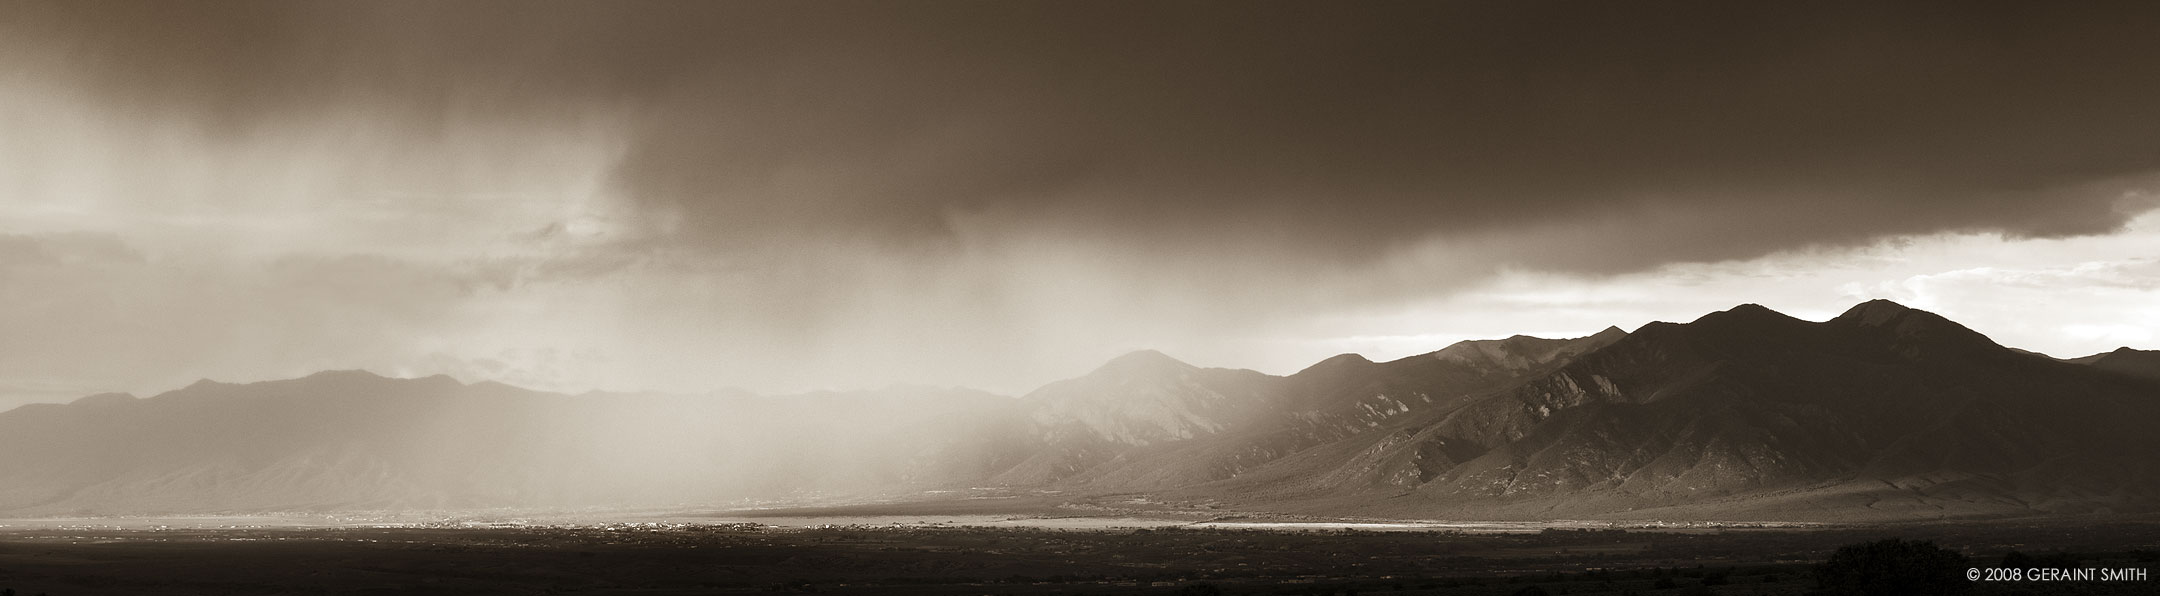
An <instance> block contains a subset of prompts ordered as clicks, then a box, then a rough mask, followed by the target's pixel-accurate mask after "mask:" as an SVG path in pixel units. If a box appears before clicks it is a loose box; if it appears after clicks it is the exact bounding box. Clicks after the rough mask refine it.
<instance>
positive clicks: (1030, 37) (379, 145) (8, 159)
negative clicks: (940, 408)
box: [0, 1, 2160, 407]
mask: <svg viewBox="0 0 2160 596" xmlns="http://www.w3.org/2000/svg"><path fill="white" fill-rule="evenodd" d="M2156 24H2160V5H2155V4H2150V3H2120V4H2116V3H2076V4H2075V5H2067V6H2059V5H2055V3H2047V4H2043V3H1991V2H1943V3H1931V2H1915V3H1898V4H1896V5H1890V3H1880V2H1857V3H1840V2H1810V3H1733V2H1703V3H1661V2H1652V3H1545V2H1506V3H1449V2H1413V3H1395V2H1361V3H1337V2H1316V3H1286V2H1236V3H1201V2H1117V1H1108V2H916V3H894V2H828V1H810V2H749V1H746V2H726V3H706V2H582V3H569V2H398V1H387V2H366V3H354V2H304V1H300V2H245V1H233V2H215V3H210V2H203V3H195V2H140V3H135V2H100V1H93V2H15V1H7V2H0V407H5V406H8V405H12V404H15V403H25V402H31V401H65V400H68V399H72V398H73V397H77V396H81V395H86V394H90V393H97V392H104V391H128V392H135V393H137V394H141V395H148V394H154V393H156V392H159V391H163V390H168V389H173V388H177V387H180V386H183V385H186V384H187V383H189V382H191V381H193V380H195V379H198V378H211V379H217V380H224V381H253V380H263V379H275V378H287V377H295V376H302V375H305V374H308V373H310V372H314V371H318V370H325V369H350V368H365V369H368V370H373V371H376V372H380V373H384V374H392V375H404V376H423V375H432V374H448V375H451V376H454V377H457V378H459V379H462V380H466V381H478V380H500V381H504V382H509V383H512V384H517V385H523V386H529V387H534V388H539V389H548V390H560V391H584V390H588V389H595V388H598V389H610V390H635V389H650V390H662V391H681V392H697V391H709V390H716V389H720V388H726V387H740V388H748V389H751V390H756V391H762V392H794V391H804V390H812V389H849V388H870V387H883V386H888V385H893V384H927V385H938V386H951V385H958V386H969V387H977V388H983V389H987V390H992V391H998V392H1004V393H1008V394H1017V393H1022V392H1025V391H1028V390H1030V389H1032V388H1034V387H1035V386H1038V385H1040V384H1042V383H1045V382H1048V381H1051V380H1055V379H1059V378H1064V377H1070V376H1076V375H1079V374H1082V373H1085V372H1086V371H1088V370H1089V369H1092V368H1093V367H1094V366H1096V365H1098V364H1099V363H1101V362H1102V361H1104V360H1107V359H1109V358H1111V357H1114V356H1116V355H1118V354H1120V353H1124V352H1126V351H1131V350H1136V349H1158V350H1162V351H1164V352H1166V353H1169V354H1171V355H1173V356H1176V357H1179V358H1181V359H1184V360H1187V361H1189V362H1193V363H1195V364H1201V365H1207V366H1226V367H1241V368H1253V369H1257V370H1261V371H1264V372H1270V373H1277V374H1283V373H1289V372H1294V371H1296V370H1298V369H1299V368H1302V367H1303V366H1305V365H1307V364H1310V363H1312V362H1315V361H1318V360H1320V359H1322V358H1325V357H1327V356H1330V355H1333V354H1337V353H1342V352H1359V353H1363V354H1365V355H1367V356H1368V357H1371V358H1374V359H1382V360H1384V359H1391V358H1399V357H1404V356H1409V355H1414V354H1418V353H1423V352H1427V351H1431V350H1435V349H1438V348H1440V347H1442V346H1445V345H1447V344H1448V343H1451V342H1454V341H1459V340H1463V339H1477V338H1493V337H1505V336H1508V335H1513V334H1517V333H1523V334H1531V335H1543V336H1577V335H1586V334H1589V333H1593V332H1596V331H1598V330H1600V329H1603V328H1604V327H1606V326H1608V325H1618V326H1621V327H1622V328H1625V329H1633V328H1635V327H1636V326H1639V325H1641V324H1643V323H1645V322H1649V321H1653V320H1670V321H1686V320H1691V319H1693V318H1695V317H1697V316H1700V315H1701V314H1703V313H1706V312H1711V311H1715V310H1721V309H1724V308H1729V307H1731V306H1733V305H1737V304H1741V303H1750V302H1752V303H1760V304H1763V305H1766V306H1769V307H1771V308H1774V309H1778V310H1781V311H1783V312H1786V313H1788V314H1793V315H1795V316H1801V317H1803V318H1812V319H1822V318H1828V317H1830V316H1833V315H1835V314H1836V313H1838V312H1840V311H1842V310H1843V309H1844V308H1846V307H1849V306H1850V305H1852V304H1854V303H1857V302H1860V301H1863V300H1867V299H1871V298H1890V299H1893V300H1898V301H1900V302H1903V303H1905V304H1907V305H1910V306H1914V307H1919V308H1925V309H1929V310H1933V311H1936V312H1938V313H1941V314H1944V315H1945V316H1949V317H1951V318H1952V319H1955V320H1958V321H1960V322H1963V323H1965V324H1967V325H1968V326H1971V327H1973V328H1975V329H1977V330H1979V331H1981V332H1983V333H1986V334H1988V335H1990V336H1991V337H1993V338H1995V339H1996V340H1997V341H1999V342H2002V343H2004V344H2006V345H2012V346H2016V347H2020V348H2025V349H2032V350H2037V351H2041V352H2045V353H2048V354H2052V355H2056V356H2064V357H2069V356H2082V355H2086V354H2090V353H2095V352H2100V351H2106V350H2111V349H2114V348H2116V347H2119V346H2132V347H2141V348H2160V337H2156V335H2160V261H2156V260H2155V259H2156V258H2160V113H2156V112H2160V109H2156V108H2154V107H2153V106H2154V105H2155V104H2154V103H2153V101H2152V100H2151V98H2153V97H2160V76H2155V74H2156V72H2160V36H2154V35H2151V31H2152V30H2153V28H2154V25H2156Z"/></svg>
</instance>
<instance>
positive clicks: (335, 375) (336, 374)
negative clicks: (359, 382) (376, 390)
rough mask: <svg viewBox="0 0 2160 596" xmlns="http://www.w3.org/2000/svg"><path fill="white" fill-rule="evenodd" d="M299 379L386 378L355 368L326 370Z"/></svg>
mask: <svg viewBox="0 0 2160 596" xmlns="http://www.w3.org/2000/svg"><path fill="white" fill-rule="evenodd" d="M301 378H303V379H318V380H331V379H370V380H372V379H381V378H386V377H384V376H382V375H378V374H375V373H374V372H370V371H368V370H366V369H359V368H355V369H350V370H326V371H322V372H318V373H315V374H311V375H308V376H305V377H301Z"/></svg>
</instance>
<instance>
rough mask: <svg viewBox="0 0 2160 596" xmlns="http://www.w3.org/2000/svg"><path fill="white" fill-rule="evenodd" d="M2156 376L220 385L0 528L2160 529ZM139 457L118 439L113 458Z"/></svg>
mask: <svg viewBox="0 0 2160 596" xmlns="http://www.w3.org/2000/svg"><path fill="white" fill-rule="evenodd" d="M2148 355H2160V352H2143V351H2138V350H2130V349H2127V348H2125V349H2122V350H2116V351H2114V352H2108V353H2103V354H2098V355H2094V356H2092V357H2088V358H2085V359H2078V360H2083V361H2084V362H2078V361H2058V360H2054V359H2051V358H2046V357H2042V356H2037V355H2033V354H2031V353H2026V352H2021V351H2017V350H2014V349H2011V348H2006V347H2003V346H2001V345H1999V344H1997V343H1995V342H1994V341H1993V340H1991V339H1989V338H1987V337H1986V336H1985V335H1983V334H1980V333H1978V332H1976V331H1973V330H1971V329H1969V328H1966V327H1964V326H1963V325H1959V324H1957V323H1956V322H1954V321H1951V320H1949V319H1947V318H1944V317H1941V316H1939V315H1936V314H1934V313H1930V312H1927V311H1923V310H1918V309H1912V308H1909V307H1905V306H1903V305H1899V304H1896V303H1894V302H1889V301H1869V302H1864V303H1861V304H1858V305H1855V306H1854V307H1853V308H1851V309H1848V310H1847V311H1845V312H1844V313H1842V314H1840V315H1838V316H1836V317H1833V318H1831V319H1829V320H1825V321H1819V322H1818V321H1805V320H1801V319H1797V318H1793V317H1790V316H1787V315H1784V314H1782V313H1778V312H1777V311H1774V310H1771V309H1768V308H1766V307H1762V306H1760V305H1755V304H1743V305H1738V306H1735V307H1734V308H1731V309H1726V310H1722V311H1717V312H1712V313H1708V314H1705V315H1703V316H1701V317H1698V318H1696V319H1695V320H1693V321H1689V322H1686V323H1669V322H1655V323H1650V324H1647V325H1644V326H1642V327H1641V328H1639V329H1637V330H1636V331H1635V332H1633V333H1628V332H1625V331H1622V330H1620V329H1618V328H1617V327H1611V328H1607V329H1605V330H1603V331H1601V332H1599V333H1597V334H1593V335H1590V336H1585V337H1580V338H1571V339H1544V338H1535V337H1529V336H1512V337H1508V338H1504V339H1497V340H1471V341H1465V342H1458V343H1456V344H1451V345H1449V346H1446V347H1443V348H1441V349H1439V350H1435V351H1433V352H1428V353H1426V354H1421V355H1416V356H1410V357H1406V358H1400V359H1396V360H1392V361H1388V362H1374V361H1372V360H1370V359H1367V358H1365V357H1364V356H1362V355H1357V354H1343V355H1337V356H1334V357H1330V358H1327V359H1323V360H1321V361H1320V362H1317V363H1315V364H1313V365H1311V366H1308V367H1306V368H1304V369H1302V370H1299V371H1297V372H1295V373H1292V374H1289V375H1281V376H1277V375H1269V374H1264V373H1259V372H1255V371H1251V370H1245V369H1223V368H1204V367H1198V366H1193V365H1191V364H1188V363H1185V362H1183V361H1180V360H1177V359H1176V358H1172V357H1170V356H1168V355H1166V354H1163V353H1161V352H1157V351H1153V350H1141V351H1136V352H1131V353H1128V354H1125V355H1121V356H1119V357H1117V358H1114V359H1112V360H1110V361H1108V362H1106V363H1105V364H1103V365H1102V366H1099V367H1097V368H1096V369H1094V370H1092V371H1090V372H1089V373H1087V374H1085V375H1081V376H1079V377H1074V378H1071V379H1065V380H1061V381H1057V382H1053V383H1049V384H1045V385H1044V386H1043V387H1041V388H1038V389H1036V390H1035V391H1032V392H1029V393H1028V394H1025V395H1022V396H1020V397H1018V398H1012V397H1004V396H997V395H993V394H989V393H984V392H979V391H973V390H968V389H963V388H932V387H895V388H888V389H885V390H879V391H858V392H818V393H811V394H803V395H799V396H793V397H786V396H781V397H765V396H757V395H754V394H747V393H741V392H733V393H715V394H710V395H704V396H682V395H665V394H639V393H605V394H595V393H587V394H584V395H579V396H570V395H563V394H555V393H548V392H539V391H531V390H527V389H521V388H517V387H514V386H510V385H504V384H501V383H495V382H492V381H484V382H478V383H472V384H465V383H461V382H459V381H457V380H456V379H452V378H449V377H446V376H441V375H437V376H433V377H423V378H418V379H396V378H390V377H384V376H381V375H378V374H375V373H372V372H367V371H356V370H348V371H323V372H319V373H315V374H311V375H308V376H306V377H301V378H297V379H284V380H274V381H263V382H256V383H245V384H229V383H219V382H215V381H209V380H203V381H198V382H196V383H193V384H190V385H188V386H187V387H184V388H181V389H176V390H172V391H167V392H164V393H160V394H157V395H153V396H150V397H147V398H137V397H134V396H131V395H125V394H101V395H97V396H87V397H85V398H81V399H78V400H76V401H75V402H71V403H69V404H65V405H53V404H47V405H48V406H50V407H34V408H33V407H24V408H18V409H16V410H11V411H8V412H5V413H0V487H4V488H0V512H6V513H12V514H55V513H67V514H116V513H144V512H205V511H251V510H265V509H318V510H340V509H355V508H362V509H365V508H443V507H465V506H473V507H479V506H577V505H580V504H594V503H628V502H636V503H694V502H710V501H713V500H724V499H729V498H743V497H752V496H764V497H773V496H784V495H790V494H804V491H840V492H842V493H875V492H881V491H887V492H889V491H891V490H895V489H903V488H907V487H915V488H938V487H947V488H950V487H966V486H992V487H998V486H1002V487H1007V488H1010V489H1020V490H1047V491H1058V492H1060V493H1064V494H1115V493H1134V492H1138V493H1147V494H1161V495H1166V496H1168V497H1174V498H1180V499H1188V500H1193V501H1202V502H1214V503H1226V504H1232V505H1235V506H1239V507H1248V508H1253V509H1262V510H1275V511H1295V512H1307V513H1314V514H1327V515H1371V516H1395V517H1420V518H1436V517H1449V518H1464V517H1474V518H1481V519H1504V518H1524V517H1539V516H1544V517H1551V516H1569V517H1581V518H1599V517H1610V518H1624V517H1635V516H1646V515H1651V516H1664V517H1676V518H1687V517H1699V518H1717V519H1756V518H1760V519H1787V520H1796V521H1806V520H1843V519H1872V520H1880V519H1913V518H1940V517H1970V516H2000V515H2030V514H2062V513H2095V512H2126V511H2151V510H2155V509H2156V504H2160V466H2156V465H2155V464H2154V463H2152V462H2148V461H2144V459H2145V458H2142V457H2139V456H2140V455H2141V454H2148V453H2152V452H2155V451H2160V441H2155V440H2154V439H2153V438H2151V437H2152V435H2153V433H2150V432H2146V431H2145V430H2144V429H2141V428H2138V427H2137V425H2136V423H2135V421H2138V420H2151V419H2160V378H2154V377H2150V376H2146V375H2144V374H2142V371H2146V370H2149V369H2147V368H2145V367H2146V366H2148V363H2150V362H2152V361H2151V360H2150V359H2148ZM118 438H126V440H118Z"/></svg>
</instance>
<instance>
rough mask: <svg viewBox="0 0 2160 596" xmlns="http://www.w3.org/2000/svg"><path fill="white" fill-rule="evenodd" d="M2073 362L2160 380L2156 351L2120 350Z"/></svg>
mask: <svg viewBox="0 0 2160 596" xmlns="http://www.w3.org/2000/svg"><path fill="white" fill-rule="evenodd" d="M2071 362H2076V363H2079V364H2085V365H2090V366H2092V367H2093V368H2097V369H2101V370H2107V371H2114V372H2118V373H2122V374H2126V375H2130V376H2134V377H2141V378H2145V379H2152V380H2160V351H2156V350H2132V349H2130V348H2118V349H2116V350H2115V351H2113V352H2103V353H2099V354H2093V355H2091V356H2086V357H2084V358H2077V359H2073V360H2071Z"/></svg>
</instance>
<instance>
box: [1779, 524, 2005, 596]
mask: <svg viewBox="0 0 2160 596" xmlns="http://www.w3.org/2000/svg"><path fill="white" fill-rule="evenodd" d="M1969 567H1971V565H1970V562H1969V561H1968V560H1967V559H1966V558H1965V555H1962V554H1958V553H1957V551H1952V550H1948V549H1944V548H1942V547H1938V546H1935V543H1933V542H1925V541H1909V540H1904V539H1899V538H1891V539H1888V540H1880V541H1876V542H1869V543H1864V544H1853V545H1847V546H1843V547H1839V548H1838V549H1837V552H1836V553H1833V554H1831V555H1830V560H1828V561H1824V562H1823V563H1822V564H1820V565H1816V566H1815V582H1816V584H1817V585H1818V586H1819V587H1821V588H1822V589H1823V591H1824V592H1825V593H1828V594H1838V595H1854V596H1892V595H1911V596H1949V595H1959V594H1969V593H1971V592H1972V588H1973V583H1972V582H1970V581H1967V580H1966V579H1965V570H1966V569H1967V568H1969Z"/></svg>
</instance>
